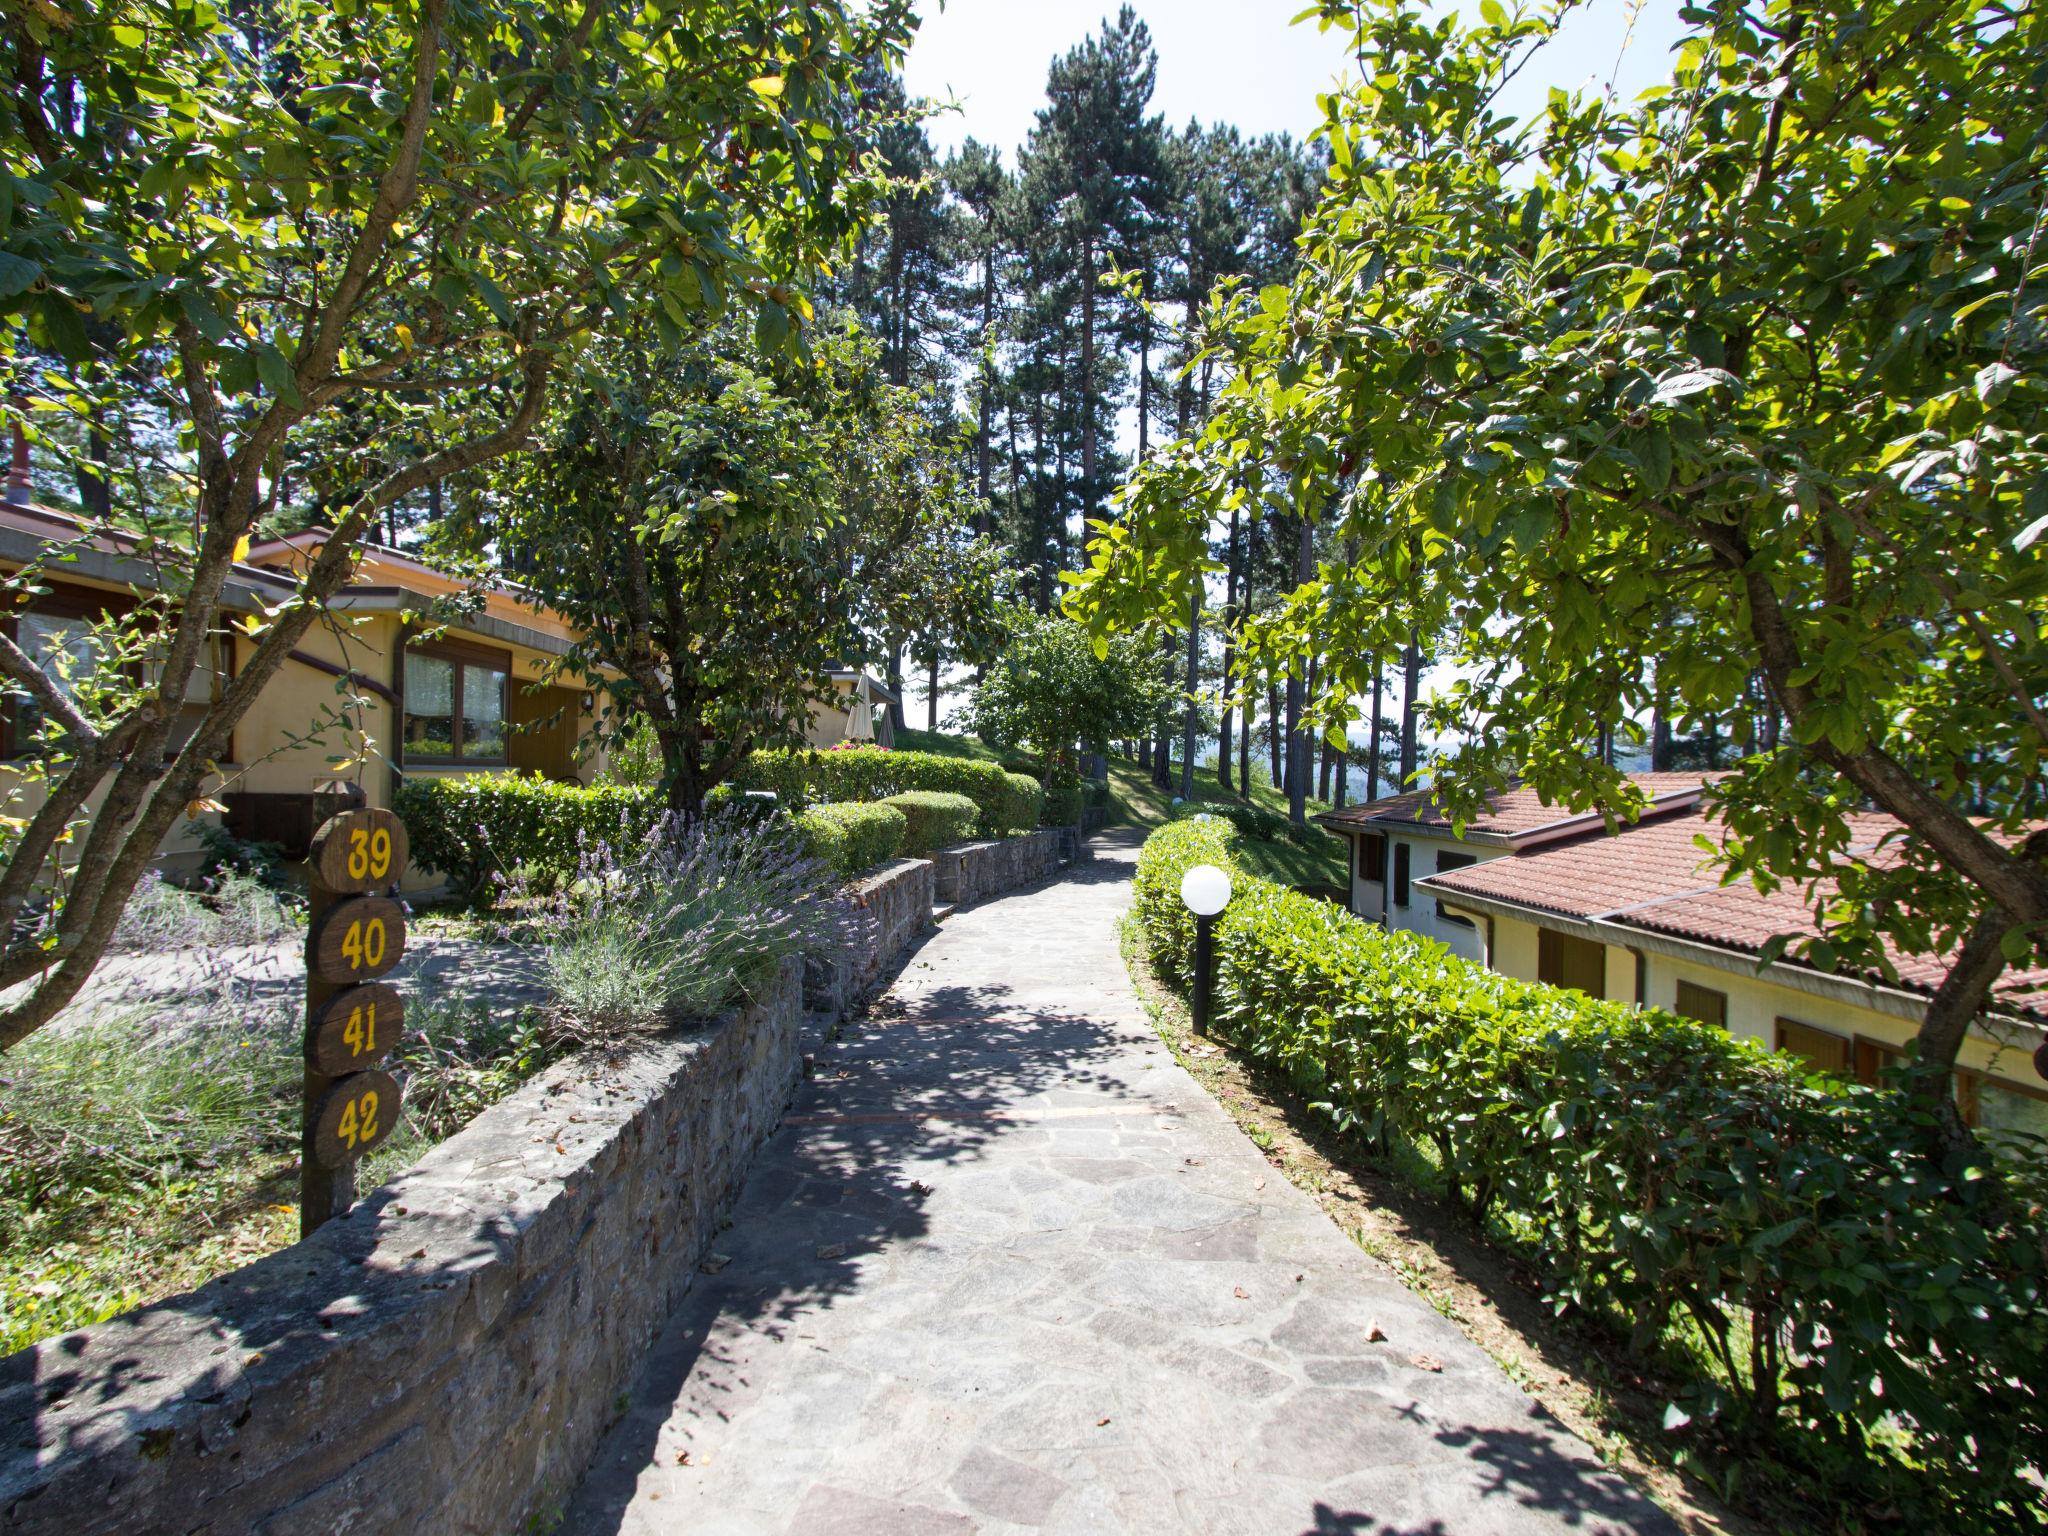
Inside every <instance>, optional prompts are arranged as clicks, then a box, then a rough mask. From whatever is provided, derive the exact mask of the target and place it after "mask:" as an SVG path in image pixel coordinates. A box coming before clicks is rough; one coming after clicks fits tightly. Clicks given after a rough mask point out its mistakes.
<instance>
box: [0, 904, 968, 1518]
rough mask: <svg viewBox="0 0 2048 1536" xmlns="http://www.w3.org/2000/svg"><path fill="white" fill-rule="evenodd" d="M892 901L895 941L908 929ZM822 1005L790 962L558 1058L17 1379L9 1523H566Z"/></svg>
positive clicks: (8, 1378)
mask: <svg viewBox="0 0 2048 1536" xmlns="http://www.w3.org/2000/svg"><path fill="white" fill-rule="evenodd" d="M925 869H926V874H925V877H924V880H923V885H922V888H923V891H924V893H925V895H924V901H925V911H926V912H927V913H928V912H929V901H930V896H929V892H930V878H929V866H925ZM871 883H872V882H871ZM905 883H907V884H908V885H910V886H912V887H915V886H916V885H917V884H918V882H917V880H916V879H915V877H913V878H911V879H910V880H909V881H908V882H905ZM892 890H893V888H892ZM875 905H876V906H877V907H880V908H886V909H889V910H888V922H887V923H886V924H885V925H884V926H883V927H882V928H881V929H880V932H881V934H882V936H883V939H884V941H886V940H887V938H888V936H889V935H892V934H896V933H900V932H902V931H903V930H904V929H905V928H906V926H907V925H908V924H910V923H911V922H912V921H913V920H914V913H913V912H912V911H911V909H912V908H913V907H914V905H915V893H914V891H913V892H912V894H911V895H910V896H909V897H905V898H900V899H899V897H898V896H896V895H894V894H891V895H889V896H887V897H886V898H885V899H881V900H878V901H877V902H876V903H875ZM898 908H901V909H902V910H900V911H899V910H897V909H898ZM875 963H876V964H877V965H879V962H878V961H877V962H875ZM802 992H803V988H802V981H801V973H800V969H799V967H798V965H797V963H796V962H795V961H791V962H790V964H789V965H788V966H787V967H786V968H785V969H784V972H783V974H782V976H781V977H780V978H779V980H778V983H777V985H776V987H775V988H774V990H773V992H772V994H771V995H770V996H768V997H766V998H763V999H762V1000H760V1001H759V1002H758V1003H756V1004H755V1005H753V1006H751V1007H748V1008H746V1009H744V1010H741V1011H739V1012H737V1013H735V1014H732V1015H730V1016H728V1017H727V1018H726V1019H725V1020H723V1021H722V1022H720V1023H719V1024H718V1025H716V1026H715V1027H713V1028H711V1029H709V1030H708V1031H705V1032H703V1033H701V1034H697V1035H693V1036H690V1037H686V1038H662V1039H656V1040H651V1041H649V1042H647V1043H646V1044H644V1045H640V1046H637V1047H635V1048H634V1049H633V1050H631V1051H630V1052H629V1053H628V1054H627V1055H626V1056H625V1057H624V1058H623V1059H615V1060H614V1061H612V1062H609V1063H604V1064H596V1063H593V1062H592V1061H590V1060H586V1059H578V1060H576V1061H573V1062H565V1063H562V1064H561V1065H558V1066H556V1067H554V1068H553V1069H551V1070H550V1071H548V1072H547V1073H545V1074H543V1075H542V1076H541V1077H539V1078H537V1079H536V1080H535V1081H533V1082H532V1083H529V1084H527V1085H526V1086H524V1087H523V1088H521V1089H520V1090H519V1091H518V1092H516V1093H514V1094H513V1095H511V1096H510V1097H509V1098H507V1099H505V1100H503V1101H502V1102H500V1103H498V1104H497V1105H495V1106H493V1107H492V1108H490V1109H487V1110H486V1111H484V1113H483V1114H481V1115H480V1116H478V1117H477V1119H476V1120H475V1121H473V1122H472V1123H471V1124H470V1125H469V1126H468V1127H467V1128H465V1129H464V1130H462V1131H460V1132H459V1133H457V1134H456V1135H455V1136H453V1137H451V1138H450V1139H449V1140H447V1141H445V1142H443V1143H442V1144H441V1145H440V1146H438V1147H436V1148H435V1149H434V1150H433V1151H431V1152H429V1153H428V1154H427V1155H426V1157H424V1158H423V1159H422V1160H421V1161H420V1162H419V1163H418V1164H417V1165H415V1166H414V1167H413V1168H412V1169H411V1170H409V1171H408V1172H406V1173H405V1174H403V1175H401V1176H400V1177H399V1178H398V1179H397V1180H396V1181H395V1182H394V1183H393V1184H391V1185H390V1186H389V1187H388V1188H387V1189H385V1190H383V1191H381V1192H379V1193H378V1194H376V1195H375V1196H373V1197H371V1198H370V1199H369V1200H367V1201H366V1202H365V1203H364V1204H363V1205H361V1206H360V1207H358V1208H357V1210H356V1211H355V1212H354V1213H353V1214H352V1215H351V1216H349V1217H348V1218H347V1219H345V1220H341V1221H336V1222H332V1223H330V1224H329V1225H328V1226H326V1227H324V1228H322V1229H321V1230H320V1231H319V1232H317V1233H315V1234H314V1235H313V1236H312V1237H311V1238H310V1239H308V1240H307V1241H305V1242H303V1243H299V1244H297V1245H295V1246H294V1247H291V1248H288V1249H285V1250H284V1251H282V1252H280V1253H276V1254H272V1255H271V1256H269V1257H268V1258H265V1259H262V1260H260V1261H259V1262H257V1263H255V1264H252V1265H250V1266H249V1267H247V1268H246V1269H241V1270H237V1271H236V1272H234V1273H233V1274H230V1275H226V1276H223V1277H222V1278H221V1279H219V1280H216V1281H214V1282H213V1283H211V1284H209V1285H207V1286H205V1287H203V1288H202V1289H200V1290H198V1291H195V1292H193V1293H191V1294H189V1295H185V1296H180V1297H175V1298H173V1299H171V1300H169V1301H166V1302H163V1303H161V1304H159V1305H156V1306H152V1307H145V1308H143V1309H142V1310H140V1311H138V1312H132V1313H128V1314H126V1315H124V1316H122V1317H119V1318H115V1319H113V1320H111V1321H109V1322H105V1323H101V1324H99V1325H98V1326H96V1327H92V1328H87V1329H82V1330H79V1331H78V1332H75V1333H72V1334H68V1335H65V1336H63V1337H61V1338H56V1339H51V1340H48V1341H46V1342H44V1343H42V1344H39V1345H37V1346H35V1347H34V1348H32V1349H29V1350H26V1351H24V1352H22V1353H21V1354H18V1355H15V1356H12V1357H10V1358H8V1359H6V1360H4V1361H0V1433H4V1435H5V1441H4V1443H0V1528H4V1529H5V1530H6V1531H8V1532H9V1533H10V1536H58V1533H62V1536H114V1533H119V1536H142V1533H151V1536H156V1533H162V1532H177V1533H180V1536H193V1533H206V1536H240V1533H242V1532H256V1533H265V1536H314V1533H326V1532H339V1531H350V1532H374V1533H376V1536H409V1533H420V1536H457V1533H465V1536H467V1533H474V1536H506V1533H510V1532H517V1531H521V1530H525V1529H528V1528H530V1525H539V1526H545V1524H546V1522H547V1520H548V1519H549V1517H550V1515H551V1513H552V1511H553V1509H554V1506H555V1505H556V1503H557V1502H558V1501H559V1500H560V1499H561V1498H562V1497H563V1496H565V1495H566V1494H567V1492H568V1491H569V1490H570V1488H571V1487H572V1486H573V1485H574V1484H575V1482H576V1480H577V1478H578V1477H579V1476H580V1475H581V1474H582V1472H583V1470H584V1468H585V1466H586V1465H587V1464H588V1462H589V1459H590V1457H591V1455H592V1453H593V1452H594V1450H595V1448H596V1446H597V1443H598V1439H599V1436H600V1435H601V1434H602V1433H603V1432H604V1430H605V1428H606V1426H607V1425H608V1424H609V1423H610V1422H611V1420H612V1419H613V1417H614V1416H615V1415H616V1413H617V1411H618V1406H619V1403H618V1399H619V1393H620V1391H621V1389H622V1388H624V1387H625V1386H626V1385H627V1383H629V1382H630V1381H631V1380H632V1377H633V1373H634V1370H635V1369H636V1367H637V1366H638V1365H639V1363H640V1361H641V1358H642V1356H643V1353H644V1351H645V1349H646V1347H647V1345H648V1343H649V1341H650V1340H651V1339H652V1338H653V1336H654V1334H655V1332H656V1330H657V1329H659V1328H660V1326H661V1325H662V1323H663V1322H664V1320H665V1319H666V1318H667V1317H668V1315H669V1313H670V1311H671V1310H672V1309H673V1308H674V1306H675V1303H676V1301H677V1299H678V1298H679V1297H680V1296H681V1295H682V1293H683V1292H684V1291H685V1290H686V1289H687V1288H688V1286H689V1284H690V1281H691V1278H692V1276H693V1275H694V1273H695V1270H696V1265H697V1263H698V1261H699V1260H700V1259H701V1258H702V1256H703V1254H704V1252H705V1249H706V1246H707V1244H708V1243H709V1241H710V1239H711V1236H712V1234H713V1233H714V1232H715V1231H716V1230H717V1227H718V1223H719V1221H720V1219H721V1218H722V1216H723V1215H724V1213H725V1212H726V1210H727V1208H728V1207H729V1205H730V1203H731V1201H732V1199H733V1197H734V1196H735V1194H736V1193H737V1191H738V1186H739V1182H740V1180H741V1178H742V1176H743V1175H744V1174H745V1172H746V1168H747V1164H748V1162H749V1160H750V1159H751V1158H752V1156H753V1153H754V1149H755V1148H756V1147H757V1146H758V1145H759V1143H760V1142H761V1140H762V1139H763V1138H764V1137H765V1136H766V1135H767V1134H768V1132H769V1131H770V1130H771V1129H773V1127H774V1125H775V1123H776V1120H777V1119H778V1117H779V1116H780V1114H781V1112H782V1109H783V1106H784V1105H785V1104H786V1103H787V1102H788V1098H789V1095H790V1093H791V1091H792V1090H793V1089H794V1087H795V1084H796V1081H797V1076H798V1072H799V1061H798V1028H799V1023H800V1016H801V1007H802Z"/></svg>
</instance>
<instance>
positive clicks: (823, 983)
mask: <svg viewBox="0 0 2048 1536" xmlns="http://www.w3.org/2000/svg"><path fill="white" fill-rule="evenodd" d="M932 893H933V881H932V865H931V861H930V860H929V859H897V860H895V861H894V862H892V863H888V864H884V865H883V866H882V867H881V868H880V869H878V870H876V871H875V872H874V873H873V874H871V875H868V876H866V877H865V878H864V879H861V880H859V881H856V882H855V883H854V885H853V886H852V888H851V889H850V890H849V891H848V893H847V894H848V896H849V898H850V899H851V900H852V902H853V906H854V912H855V919H856V920H855V924H854V931H853V933H852V934H851V935H850V936H849V938H848V941H847V943H846V944H845V945H844V946H843V947H842V948H841V949H840V951H839V953H838V954H836V955H833V956H831V957H829V958H824V957H813V958H812V960H811V962H810V967H809V969H808V970H806V971H805V973H804V1004H805V1006H806V1007H808V1008H810V1009H812V1010H813V1011H815V1012H822V1013H830V1014H834V1015H837V1014H841V1013H844V1012H845V1011H846V1010H847V1009H849V1008H851V1007H852V1006H853V1005H854V1004H855V1003H857V1002H859V1001H860V1000H861V998H863V997H865V996H866V995H867V993H868V990H869V989H870V988H871V987H873V986H874V984H875V983H876V982H877V981H878V980H880V979H881V975H882V972H883V971H884V970H886V969H887V968H888V965H889V962H890V961H892V960H894V959H895V958H896V956H897V955H898V954H899V953H901V952H902V949H903V947H904V946H905V945H906V944H908V943H909V942H910V941H911V940H912V939H914V938H916V937H917V936H918V935H919V934H920V933H922V932H924V930H925V929H926V928H928V927H930V926H931V921H932Z"/></svg>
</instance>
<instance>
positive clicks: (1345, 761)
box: [1335, 752, 1351, 811]
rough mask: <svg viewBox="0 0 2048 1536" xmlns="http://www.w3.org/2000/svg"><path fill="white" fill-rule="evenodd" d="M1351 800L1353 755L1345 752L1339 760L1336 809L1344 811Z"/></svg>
mask: <svg viewBox="0 0 2048 1536" xmlns="http://www.w3.org/2000/svg"><path fill="white" fill-rule="evenodd" d="M1350 799H1351V754H1350V753H1349V752H1344V753H1342V754H1340V755H1339V756H1338V758H1337V799H1336V802H1335V804H1336V807H1337V809H1338V810H1340V811H1341V810H1343V809H1344V807H1345V805H1346V803H1347V802H1349V800H1350Z"/></svg>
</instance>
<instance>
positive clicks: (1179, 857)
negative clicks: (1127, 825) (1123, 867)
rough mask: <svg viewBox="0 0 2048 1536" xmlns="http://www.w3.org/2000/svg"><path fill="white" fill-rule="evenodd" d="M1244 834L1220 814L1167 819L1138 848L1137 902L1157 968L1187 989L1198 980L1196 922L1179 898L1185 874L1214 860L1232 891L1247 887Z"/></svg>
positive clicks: (1133, 890) (1134, 892) (1134, 888)
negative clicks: (1241, 847)
mask: <svg viewBox="0 0 2048 1536" xmlns="http://www.w3.org/2000/svg"><path fill="white" fill-rule="evenodd" d="M1239 836H1240V834H1239V832H1238V830H1237V828H1236V827H1234V826H1232V825H1231V824H1230V823H1229V822H1227V821H1224V820H1221V819H1220V818H1217V817H1213V816H1198V817H1191V818H1189V819H1188V820H1186V821H1170V822H1168V823H1167V824H1166V825H1165V826H1163V827H1161V828H1160V829H1159V830H1158V831H1156V832H1154V833H1153V834H1152V835H1151V836H1150V837H1148V838H1146V839H1145V846H1144V847H1143V848H1142V849H1140V850H1139V852H1138V869H1137V875H1136V877H1135V878H1134V879H1133V881H1132V883H1131V893H1132V904H1133V905H1134V906H1135V908H1136V910H1137V914H1138V921H1139V922H1140V923H1141V924H1143V925H1144V929H1145V933H1146V936H1147V938H1148V939H1149V940H1150V941H1151V949H1152V964H1153V966H1154V968H1155V969H1157V970H1158V972H1159V974H1160V975H1161V976H1162V977H1164V978H1165V979H1166V980H1167V981H1169V982H1171V983H1172V984H1173V985H1174V986H1177V987H1186V986H1187V985H1188V984H1189V983H1190V982H1191V981H1192V980H1193V979H1194V954H1195V920H1194V917H1193V916H1192V915H1191V914H1190V913H1189V911H1188V909H1187V907H1186V905H1185V904H1184V903H1183V902H1182V901H1181V899H1180V879H1181V876H1182V875H1184V874H1186V873H1187V872H1188V871H1189V870H1190V869H1193V868H1194V867H1195V866H1196V865H1197V864H1215V865H1219V866H1221V867H1222V869H1223V870H1224V871H1225V872H1226V873H1227V874H1229V876H1230V884H1231V887H1232V889H1233V890H1241V889H1243V886H1244V881H1245V875H1244V871H1243V869H1242V868H1241V867H1240V866H1239V864H1238V862H1237V844H1238V839H1239ZM1234 904H1235V903H1234V902H1233V905H1234Z"/></svg>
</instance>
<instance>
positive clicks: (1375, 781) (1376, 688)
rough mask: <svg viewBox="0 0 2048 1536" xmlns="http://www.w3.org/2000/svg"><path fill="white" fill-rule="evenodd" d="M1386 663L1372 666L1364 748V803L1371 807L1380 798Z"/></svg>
mask: <svg viewBox="0 0 2048 1536" xmlns="http://www.w3.org/2000/svg"><path fill="white" fill-rule="evenodd" d="M1386 672H1387V666H1386V663H1385V662H1383V661H1381V660H1380V659H1379V658H1378V657H1374V658H1373V664H1372V743H1371V745H1370V746H1369V747H1367V748H1366V752H1367V754H1368V755H1367V757H1366V763H1365V803H1366V804H1367V805H1371V804H1372V803H1373V801H1375V800H1377V799H1379V797H1380V685H1381V683H1382V682H1384V681H1385V678H1386Z"/></svg>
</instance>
